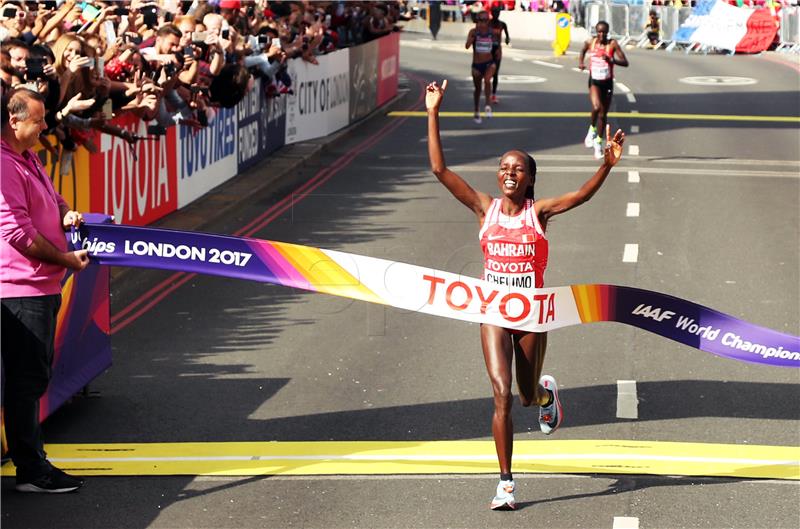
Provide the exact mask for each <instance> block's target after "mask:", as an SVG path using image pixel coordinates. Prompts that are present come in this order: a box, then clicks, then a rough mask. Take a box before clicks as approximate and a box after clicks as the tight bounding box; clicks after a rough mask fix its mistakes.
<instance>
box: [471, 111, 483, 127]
mask: <svg viewBox="0 0 800 529" xmlns="http://www.w3.org/2000/svg"><path fill="white" fill-rule="evenodd" d="M472 121H474V122H475V123H477V124H478V125H480V124H481V123H482V122H483V120H482V119H481V115H480V114H479V113H478V112H475V113H474V114H473V115H472Z"/></svg>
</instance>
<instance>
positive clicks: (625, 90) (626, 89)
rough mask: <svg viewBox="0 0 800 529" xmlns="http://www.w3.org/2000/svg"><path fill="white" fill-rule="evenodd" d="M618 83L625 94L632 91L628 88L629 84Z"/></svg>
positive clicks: (618, 86)
mask: <svg viewBox="0 0 800 529" xmlns="http://www.w3.org/2000/svg"><path fill="white" fill-rule="evenodd" d="M616 85H617V88H619V89H620V91H622V92H623V93H625V94H628V93H630V91H631V89H630V88H628V86H627V85H625V84H623V83H616Z"/></svg>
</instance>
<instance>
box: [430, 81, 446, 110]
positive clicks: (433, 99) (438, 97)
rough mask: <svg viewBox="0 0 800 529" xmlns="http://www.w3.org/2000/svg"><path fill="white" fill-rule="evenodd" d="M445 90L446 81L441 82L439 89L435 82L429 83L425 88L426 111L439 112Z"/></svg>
mask: <svg viewBox="0 0 800 529" xmlns="http://www.w3.org/2000/svg"><path fill="white" fill-rule="evenodd" d="M445 90H447V79H445V80H444V81H442V86H441V87H440V86H439V85H438V84H436V81H434V82H432V83H429V84H428V86H427V87H425V108H427V109H428V110H439V105H441V104H442V98H444V92H445Z"/></svg>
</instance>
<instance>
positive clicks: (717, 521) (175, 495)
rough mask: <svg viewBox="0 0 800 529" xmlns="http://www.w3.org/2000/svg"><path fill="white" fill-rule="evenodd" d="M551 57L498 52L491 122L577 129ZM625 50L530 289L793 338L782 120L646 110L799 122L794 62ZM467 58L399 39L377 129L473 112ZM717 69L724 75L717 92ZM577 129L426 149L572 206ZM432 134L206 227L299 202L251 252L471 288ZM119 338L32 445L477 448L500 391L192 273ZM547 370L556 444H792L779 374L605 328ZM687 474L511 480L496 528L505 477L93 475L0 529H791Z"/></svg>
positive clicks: (404, 337) (344, 156)
mask: <svg viewBox="0 0 800 529" xmlns="http://www.w3.org/2000/svg"><path fill="white" fill-rule="evenodd" d="M546 48H547V47H546V45H544V44H543V45H541V46H540V47H539V48H538V49H524V47H519V48H518V47H514V48H510V49H507V50H506V56H505V58H504V60H503V65H502V71H501V74H503V75H504V76H508V77H504V78H502V79H501V83H500V90H499V93H498V95H499V97H500V98H501V102H500V104H499V105H498V107H497V108H496V111H498V112H499V111H503V112H582V111H586V110H588V98H587V96H586V76H585V74H583V73H580V72H577V71H574V70H573V67H574V66H575V65H576V63H577V60H576V56H575V55H574V52H573V53H572V54H570V55H568V56H566V57H560V58H554V57H552V55H551V53H550V52H549V51H548V50H547V49H546ZM627 53H628V56H629V59H630V61H631V67H630V68H627V69H624V68H618V69H617V79H618V81H619V82H621V83H623V86H622V87H621V86H620V85H617V88H616V96H615V99H614V105H613V108H612V111H613V112H618V113H620V115H619V116H618V117H615V118H613V119H612V124H613V125H614V126H615V127H616V126H619V127H622V128H623V129H624V130H626V132H627V133H628V138H627V141H626V143H627V147H626V155H625V158H624V159H623V161H622V162H621V163H620V165H619V166H618V167H617V168H615V170H614V171H613V172H612V175H611V176H610V177H609V179H608V181H607V182H606V184H605V185H604V187H603V188H602V189H601V191H600V192H599V193H598V194H597V195H596V196H595V197H594V198H593V199H592V200H591V201H590V202H589V203H588V204H586V205H584V206H581V207H580V208H578V209H576V210H574V211H572V212H570V213H568V214H566V215H564V216H562V217H558V218H556V219H555V221H554V222H552V224H551V226H549V228H548V235H549V238H550V241H551V254H550V264H549V267H548V272H547V278H546V282H547V284H548V285H551V286H556V285H569V284H579V283H610V284H617V285H628V286H635V287H638V288H643V289H648V290H655V291H659V292H664V293H667V294H670V295H672V296H676V297H680V298H684V299H688V300H691V301H694V302H697V303H700V304H702V305H705V306H708V307H712V308H714V309H716V310H719V311H721V312H724V313H727V314H730V315H732V316H735V317H737V318H742V319H745V320H747V321H750V322H753V323H756V324H759V325H763V326H766V327H769V328H772V329H775V330H779V331H782V332H786V333H791V334H795V335H797V334H800V262H799V257H800V208H798V204H799V203H800V132H799V129H798V125H797V123H796V122H794V123H791V122H789V123H781V122H774V121H763V120H755V121H743V120H741V119H724V120H713V119H709V118H698V117H686V116H684V117H681V118H675V119H673V118H670V117H661V118H657V117H645V116H647V115H649V114H652V113H667V114H704V115H723V116H742V115H747V116H794V117H797V116H798V115H800V108H798V98H797V93H798V86H800V83H799V82H798V81H799V80H800V77H799V73H798V72H799V71H800V67H798V65H797V61H795V62H794V64H792V63H791V62H790V61H785V60H783V59H779V58H776V57H774V56H772V55H763V56H756V57H740V56H735V57H729V56H694V55H692V56H687V55H685V54H683V53H680V52H677V53H666V52H663V51H660V52H654V51H647V50H628V52H627ZM469 61H470V57H469V55H467V54H466V53H465V52H464V51H463V43H462V42H460V41H457V42H456V41H447V40H439V41H437V42H433V41H429V40H426V39H423V38H422V36H420V35H405V36H404V38H403V40H402V47H401V71H402V74H403V75H402V77H403V79H402V83H401V84H402V86H401V88H402V90H403V96H402V97H401V98H400V99H399V100H398V101H396V102H395V103H394V104H393V106H392V108H391V110H409V109H417V110H422V106H421V104H420V102H421V100H420V94H421V87H422V83H424V82H425V81H428V80H434V79H436V80H441V79H444V78H447V79H448V80H449V84H450V87H449V89H448V93H447V95H446V98H445V101H444V104H443V109H442V110H443V111H466V112H469V111H471V81H470V80H469V79H468V76H469V70H468V64H469ZM543 63H546V64H543ZM709 76H714V79H711V80H708V79H705V80H704V79H700V82H713V83H714V84H712V85H708V84H705V85H698V84H688V83H686V82H682V81H681V79H685V78H689V77H709ZM730 77H736V78H740V79H739V80H731V79H727V80H726V79H720V78H730ZM741 78H748V79H751V80H752V83H751V84H744V83H749V82H750V81H742V80H741ZM695 82H697V81H695ZM415 105H416V106H415ZM637 112H638V113H639V114H643V116H641V117H637V116H636V115H635V114H636V113H637ZM586 126H587V124H586V120H585V119H583V118H573V117H560V116H553V117H547V118H542V117H494V118H492V119H489V120H484V122H483V124H481V125H476V124H474V123H473V122H472V120H471V118H469V117H452V118H444V117H443V118H442V129H443V133H442V136H443V142H444V147H445V151H446V156H447V161H448V164H449V165H450V166H451V167H453V168H455V170H456V171H457V172H460V173H461V174H462V175H463V176H464V177H465V178H467V179H468V180H469V181H470V182H471V183H472V184H473V185H474V186H475V187H477V188H480V189H482V190H484V191H487V192H490V193H492V192H494V191H495V189H494V186H495V184H494V176H493V172H494V167H495V165H496V163H497V160H498V157H499V156H500V155H501V154H502V153H503V152H505V151H507V150H510V149H525V150H527V151H529V152H531V153H532V154H533V155H534V157H535V158H536V159H537V161H538V165H539V173H538V177H537V184H536V193H537V195H538V196H551V195H554V194H558V193H563V192H566V191H569V190H572V189H575V188H577V187H578V186H579V185H580V184H581V183H582V182H583V181H584V180H586V179H587V178H588V177H589V176H590V175H591V174H592V173H593V171H594V169H595V168H596V166H597V163H596V162H595V160H594V159H593V158H592V157H591V156H590V151H589V150H588V149H586V148H585V147H584V146H583V144H582V140H583V136H584V134H585V132H586ZM425 134H426V128H425V120H424V118H421V117H413V116H412V117H391V116H388V115H386V114H385V113H381V114H380V115H377V116H375V117H373V118H372V119H370V120H369V121H367V122H365V123H364V124H362V125H360V126H358V127H356V128H354V129H353V130H351V131H349V132H348V133H347V134H344V135H341V136H339V137H338V138H337V140H336V142H334V143H332V144H330V145H328V146H327V147H326V149H325V151H324V153H323V154H322V155H320V156H318V157H315V158H314V159H313V160H311V161H309V163H307V164H306V165H305V166H303V167H302V168H300V169H298V171H297V174H295V175H291V177H290V178H287V179H285V180H284V181H282V182H279V183H276V185H275V186H274V187H272V188H271V189H270V190H269V191H267V192H261V193H254V194H253V196H252V197H250V199H249V200H248V201H246V202H245V203H243V204H242V205H241V206H240V207H237V208H236V210H235V211H234V212H233V213H230V214H228V215H225V216H224V217H222V218H215V217H214V216H213V215H211V214H210V213H209V215H210V216H209V217H208V219H207V220H208V221H207V222H205V223H204V224H203V226H202V229H203V231H210V232H216V233H235V232H237V231H239V230H242V228H243V227H245V226H247V225H248V224H250V223H251V221H252V220H253V219H256V218H259V217H260V216H263V215H262V214H263V213H264V212H267V211H269V210H270V208H271V207H273V206H274V205H275V204H277V203H278V202H279V201H280V200H282V199H283V198H284V197H285V196H287V195H292V194H294V198H293V201H292V207H291V208H290V209H288V210H287V211H286V212H285V213H283V214H281V215H278V216H276V217H275V218H270V217H267V218H266V219H265V220H263V221H262V222H259V223H257V224H256V225H255V226H253V227H252V228H251V229H250V230H249V232H248V234H249V235H251V236H253V237H257V238H261V239H269V240H279V241H287V242H293V243H299V244H306V245H310V246H315V247H321V248H327V249H336V250H342V251H346V252H351V253H356V254H363V255H370V256H374V257H382V258H387V259H392V260H398V261H404V262H409V263H414V264H419V265H424V266H431V267H433V268H437V269H442V270H448V271H454V272H463V273H469V274H474V275H478V274H479V273H480V269H479V268H480V253H479V247H478V244H477V239H476V238H477V231H478V227H477V225H476V222H475V220H474V218H473V217H472V214H471V213H470V212H469V211H467V210H466V209H465V208H464V207H463V206H461V205H460V204H459V203H458V202H457V201H456V200H455V199H453V198H452V197H451V196H450V195H449V194H448V193H447V191H446V190H445V189H444V188H443V187H442V186H441V185H440V184H439V183H438V182H437V181H436V179H435V178H434V177H433V175H432V174H431V173H430V171H429V169H428V160H427V153H426V143H425ZM633 147H637V148H638V155H637V154H633V153H632V151H631V148H633ZM634 152H635V150H634ZM343 160H345V161H346V162H347V163H345V162H344V161H343ZM325 167H337V168H338V169H337V170H336V171H331V172H330V174H329V176H328V177H327V178H325V179H322V180H320V183H319V185H318V186H316V187H315V188H314V189H313V190H311V191H310V192H309V193H305V194H296V193H294V190H295V189H296V188H297V187H298V186H299V185H302V184H303V183H307V182H309V181H311V180H312V179H314V178H315V175H318V173H319V171H320V169H322V168H325ZM261 170H264V171H268V170H269V169H268V167H265V168H262V169H261ZM257 171H258V169H257V170H256V172H257ZM634 174H638V176H639V179H638V181H636V179H635V178H634ZM631 203H636V204H638V205H639V206H638V215H637V216H631V215H630V214H629V212H630V213H632V211H631V206H629V204H631ZM177 215H181V213H178V214H177ZM631 244H636V245H638V246H637V248H638V253H637V256H636V259H635V261H632V262H624V261H623V256H624V253H625V252H624V249H625V247H626V245H631ZM629 257H630V256H629ZM166 277H168V275H167V274H161V273H132V274H128V275H126V276H125V277H124V281H119V282H118V283H115V284H114V286H113V287H114V297H113V300H112V314H114V313H115V312H119V311H121V310H123V309H124V308H125V307H127V306H129V304H130V303H132V302H133V301H134V300H136V299H137V298H139V297H140V296H141V295H142V293H144V292H146V291H148V290H149V289H150V288H151V287H152V286H153V285H156V284H158V283H159V282H160V281H162V280H164V279H165V278H166ZM113 345H114V366H113V367H112V368H111V369H110V370H109V371H108V372H107V373H106V374H104V375H103V376H101V377H100V378H98V379H97V381H96V382H95V383H93V384H92V386H91V388H90V389H91V397H90V398H78V399H76V400H75V401H74V402H72V403H71V404H69V405H68V406H66V407H64V408H63V409H62V410H60V411H59V412H57V413H56V414H55V415H54V416H53V417H52V418H51V419H49V420H48V421H47V423H46V425H45V429H46V438H47V440H48V442H49V443H65V444H75V443H101V444H108V446H109V447H112V448H113V446H115V445H116V444H118V443H178V442H185V443H201V444H202V443H211V442H272V441H275V442H292V441H311V442H319V443H327V442H331V441H341V442H356V441H414V442H416V441H419V442H428V441H430V442H461V441H472V440H488V439H490V425H489V420H490V416H491V398H490V396H491V391H490V388H489V384H488V381H487V379H486V375H485V368H484V366H483V361H482V357H481V353H480V346H479V341H478V329H477V326H474V325H471V324H466V323H461V322H457V321H452V320H445V319H440V318H435V317H431V316H425V315H422V314H416V313H407V312H403V311H398V310H394V309H383V308H379V307H376V306H374V305H368V304H366V303H361V302H351V301H348V300H344V299H341V298H333V297H329V296H324V295H317V294H311V293H307V292H301V291H295V290H290V289H286V288H282V287H277V286H272V285H262V284H255V283H248V282H240V281H234V280H225V279H220V278H211V277H201V276H194V277H191V278H188V279H185V282H184V283H182V284H180V286H178V287H177V288H175V289H174V290H171V291H170V292H169V294H168V295H167V296H165V297H164V298H163V299H161V300H160V301H159V302H157V303H156V304H154V305H153V306H152V308H150V309H149V310H148V311H146V312H143V313H142V314H141V315H140V316H139V317H138V318H136V319H135V320H133V321H130V322H129V323H127V324H126V326H124V327H123V328H120V329H118V330H117V331H116V332H115V333H114V336H113ZM545 371H546V372H549V373H552V374H553V375H554V376H556V378H557V379H558V381H559V384H560V386H561V387H562V388H563V389H562V400H563V401H564V407H565V417H566V418H565V422H564V425H563V426H562V428H561V429H560V430H559V431H558V432H557V434H556V435H555V436H553V437H552V438H548V442H553V443H558V442H561V441H571V440H600V441H602V440H628V441H630V442H632V443H633V442H637V441H661V442H676V443H714V444H725V445H741V446H743V447H746V446H747V445H770V446H789V447H795V446H797V445H798V444H799V443H798V442H799V441H800V427H799V426H798V425H799V424H800V422H798V420H799V419H800V391H798V388H800V385H798V382H800V380H798V373H797V371H796V370H790V369H780V368H771V367H766V366H759V365H756V364H747V363H741V362H736V361H732V360H727V359H723V358H719V357H715V356H713V355H710V354H707V353H704V352H701V351H698V350H696V349H692V348H690V347H686V346H683V345H680V344H677V343H675V342H671V341H668V340H665V339H663V338H660V337H658V336H655V335H652V334H649V333H646V332H644V331H640V330H638V329H635V328H631V327H623V326H620V325H618V324H612V323H602V324H593V325H582V326H576V327H570V328H566V329H562V330H558V331H555V332H553V333H551V335H550V340H549V349H548V355H547V362H546V365H545ZM618 381H635V384H636V389H637V406H638V408H637V410H638V411H637V418H635V419H625V418H620V417H618V408H617V406H618V404H617V403H618V385H617V382H618ZM514 418H515V428H516V432H517V433H516V440H517V441H518V442H527V441H534V440H537V441H538V440H542V439H543V436H542V435H541V434H540V433H539V432H538V427H537V423H536V417H535V416H534V414H533V413H532V412H531V410H525V409H523V408H521V407H520V406H519V405H516V406H515V409H514ZM446 446H455V445H446ZM555 446H558V445H555ZM681 470H682V469H681V467H680V466H679V465H676V467H675V471H674V473H668V475H647V474H644V473H642V474H639V473H637V472H635V471H630V470H629V471H622V470H621V471H620V474H614V473H605V472H604V473H591V472H583V471H576V472H552V473H548V472H545V473H542V474H539V473H517V474H515V479H516V481H517V487H518V492H517V501H518V502H519V504H520V507H521V508H520V509H519V510H518V511H517V512H513V513H512V512H504V513H496V512H490V511H489V510H488V502H489V500H490V499H491V497H492V495H493V493H494V487H495V485H496V482H497V476H496V474H492V473H489V474H452V473H446V472H445V473H432V474H428V475H419V474H414V473H412V474H404V473H400V474H397V475H360V474H357V473H353V474H349V473H343V474H342V475H299V473H289V474H287V475H277V476H276V475H269V476H253V475H246V476H210V475H203V476H157V475H133V476H119V477H100V476H94V477H90V478H89V479H88V482H87V484H86V485H85V487H84V488H83V489H82V490H81V491H80V492H79V493H76V494H69V495H60V496H54V497H47V498H42V497H40V496H35V495H23V494H17V493H14V492H13V490H12V488H13V481H12V480H10V479H8V478H4V479H3V490H2V507H1V508H2V518H1V522H2V526H3V527H4V528H16V527H18V528H23V527H25V528H30V527H47V528H54V527H59V528H62V527H63V528H68V527H69V528H72V527H74V528H78V527H80V528H111V527H114V528H117V527H119V528H143V527H154V528H156V527H157V528H197V527H214V528H217V527H248V528H250V527H309V528H329V527H362V528H372V527H375V528H377V527H386V528H400V527H426V528H427V527H476V528H478V527H481V528H483V527H504V528H512V527H549V528H560V527H590V528H612V527H616V528H622V527H634V525H632V524H634V523H636V524H638V525H635V526H636V527H641V528H642V529H651V528H679V527H681V528H682V527H686V528H695V527H698V528H699V527H704V528H709V527H711V528H717V527H719V528H722V527H725V528H767V527H769V528H793V527H797V526H798V525H799V524H800V501H799V500H800V485H798V482H797V481H786V480H778V479H761V480H759V479H749V478H740V477H729V478H723V477H704V476H694V477H682V476H681ZM144 474H146V473H144Z"/></svg>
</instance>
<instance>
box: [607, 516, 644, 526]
mask: <svg viewBox="0 0 800 529" xmlns="http://www.w3.org/2000/svg"><path fill="white" fill-rule="evenodd" d="M611 527H612V529H639V518H633V517H631V516H615V517H614V525H613V526H611Z"/></svg>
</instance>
